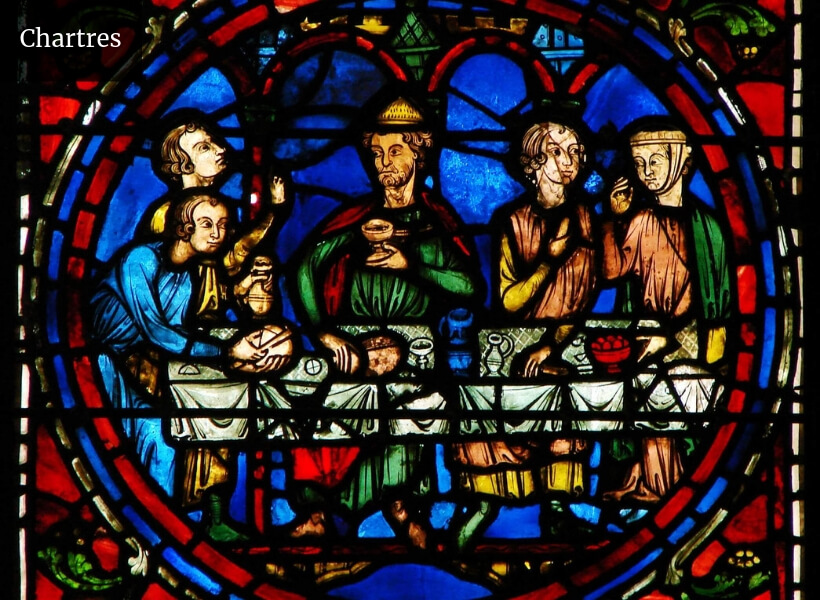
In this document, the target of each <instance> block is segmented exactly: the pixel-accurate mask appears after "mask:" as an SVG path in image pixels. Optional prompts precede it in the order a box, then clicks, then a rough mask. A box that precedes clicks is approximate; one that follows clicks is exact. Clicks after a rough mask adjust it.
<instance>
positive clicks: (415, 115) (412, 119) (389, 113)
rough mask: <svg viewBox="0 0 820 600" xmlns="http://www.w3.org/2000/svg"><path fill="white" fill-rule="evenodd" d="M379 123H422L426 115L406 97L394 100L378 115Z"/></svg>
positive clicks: (377, 120)
mask: <svg viewBox="0 0 820 600" xmlns="http://www.w3.org/2000/svg"><path fill="white" fill-rule="evenodd" d="M376 122H377V123H378V124H379V125H421V124H422V123H423V122H424V117H422V115H421V113H420V112H419V111H418V109H416V107H415V106H413V105H412V104H410V103H409V102H408V101H407V100H405V99H404V98H399V99H397V100H394V101H393V102H391V103H390V104H388V105H387V107H386V108H385V109H384V110H382V111H381V112H380V113H379V114H378V115H377V116H376Z"/></svg>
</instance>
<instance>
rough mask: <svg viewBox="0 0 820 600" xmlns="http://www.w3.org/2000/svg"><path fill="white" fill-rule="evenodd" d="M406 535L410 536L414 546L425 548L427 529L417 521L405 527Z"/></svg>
mask: <svg viewBox="0 0 820 600" xmlns="http://www.w3.org/2000/svg"><path fill="white" fill-rule="evenodd" d="M407 537H409V538H410V543H411V544H413V545H414V546H415V547H416V548H420V549H421V550H425V549H426V548H427V531H425V529H424V527H422V526H421V525H419V524H418V523H410V525H409V527H408V528H407Z"/></svg>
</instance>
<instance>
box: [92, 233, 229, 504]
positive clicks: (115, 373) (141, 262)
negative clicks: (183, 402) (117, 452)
mask: <svg viewBox="0 0 820 600" xmlns="http://www.w3.org/2000/svg"><path fill="white" fill-rule="evenodd" d="M165 251H166V246H165V245H164V244H163V243H162V242H153V243H149V244H143V245H139V246H134V247H133V248H131V249H130V250H128V251H127V252H126V253H125V254H124V255H123V256H122V258H121V259H120V260H119V261H117V262H116V263H115V264H114V266H113V268H112V269H111V270H110V271H109V272H108V273H107V274H106V275H105V276H104V278H103V279H102V281H101V282H100V284H99V286H98V288H97V290H96V291H95V293H94V296H93V297H92V299H91V307H92V337H93V339H94V340H96V341H97V342H99V343H100V344H101V345H102V347H103V351H102V353H101V354H100V355H99V357H98V364H99V368H100V374H101V375H102V379H103V384H104V386H105V389H106V392H108V397H109V399H110V401H111V404H112V406H114V408H118V409H119V408H123V409H150V408H151V403H150V401H149V399H148V398H146V393H145V392H142V391H140V390H139V389H137V388H136V387H134V386H132V385H131V384H130V380H131V377H130V376H129V374H128V373H127V372H125V371H124V369H123V367H122V366H121V365H122V364H123V362H124V360H125V358H127V357H128V356H129V355H131V354H133V353H134V352H136V351H137V350H139V349H141V348H145V347H146V346H147V347H151V348H153V349H156V350H159V351H161V352H163V353H167V354H170V355H175V356H190V357H199V358H207V357H217V356H220V355H221V348H220V346H218V345H217V344H213V343H210V342H203V341H198V340H196V339H194V337H193V336H192V332H191V331H190V330H188V329H186V326H185V323H186V318H187V316H188V315H189V314H190V311H189V305H190V303H191V301H192V291H193V285H192V281H191V273H190V272H189V270H188V269H186V268H184V267H180V266H176V265H173V264H172V263H171V262H170V260H169V259H168V257H167V255H166V252H165ZM123 427H124V429H125V433H126V435H127V436H129V437H130V438H131V439H133V440H134V443H135V444H136V450H137V453H138V455H139V457H140V460H141V461H142V463H143V464H144V465H145V466H146V467H147V468H148V472H149V474H150V475H151V477H153V478H154V480H156V481H157V483H159V485H160V486H161V487H162V488H163V489H164V490H165V491H166V492H167V493H168V494H169V495H172V494H173V491H174V485H173V483H174V458H175V456H174V455H175V451H174V449H173V448H172V447H170V446H169V445H168V444H167V443H166V441H165V439H164V438H163V435H162V423H161V420H160V419H157V418H143V417H134V416H128V417H127V418H124V419H123Z"/></svg>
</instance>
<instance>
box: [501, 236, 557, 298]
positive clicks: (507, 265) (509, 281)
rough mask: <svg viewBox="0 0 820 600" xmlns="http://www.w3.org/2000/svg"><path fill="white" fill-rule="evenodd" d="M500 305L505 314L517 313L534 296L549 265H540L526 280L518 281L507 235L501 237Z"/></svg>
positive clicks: (548, 269) (545, 275)
mask: <svg viewBox="0 0 820 600" xmlns="http://www.w3.org/2000/svg"><path fill="white" fill-rule="evenodd" d="M500 267H501V268H500V275H501V282H500V290H499V292H500V294H501V303H502V304H503V305H504V308H505V309H506V310H507V312H517V311H519V310H521V309H522V308H523V307H524V305H525V304H526V303H527V302H528V301H529V300H530V299H531V298H532V297H533V296H534V295H535V293H536V292H537V291H538V289H539V288H540V287H541V284H542V283H544V280H545V279H546V278H547V275H548V274H549V272H550V268H549V265H547V264H546V263H541V264H540V265H538V268H537V269H536V270H535V272H534V273H533V274H532V275H530V276H529V277H528V278H526V279H524V280H521V281H518V280H517V279H516V276H515V270H514V269H513V261H512V250H511V249H510V240H509V238H508V237H507V235H506V234H505V235H503V236H502V237H501V264H500Z"/></svg>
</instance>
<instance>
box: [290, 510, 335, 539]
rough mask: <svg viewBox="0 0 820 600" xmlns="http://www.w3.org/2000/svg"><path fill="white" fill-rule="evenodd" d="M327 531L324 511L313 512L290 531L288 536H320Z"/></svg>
mask: <svg viewBox="0 0 820 600" xmlns="http://www.w3.org/2000/svg"><path fill="white" fill-rule="evenodd" d="M326 532H327V530H326V528H325V513H323V512H315V513H312V514H311V515H310V517H308V519H307V521H305V522H304V523H302V524H301V525H297V526H296V527H294V528H293V529H292V530H291V532H290V537H292V538H301V537H305V536H313V537H320V536H323V535H325V533H326Z"/></svg>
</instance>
